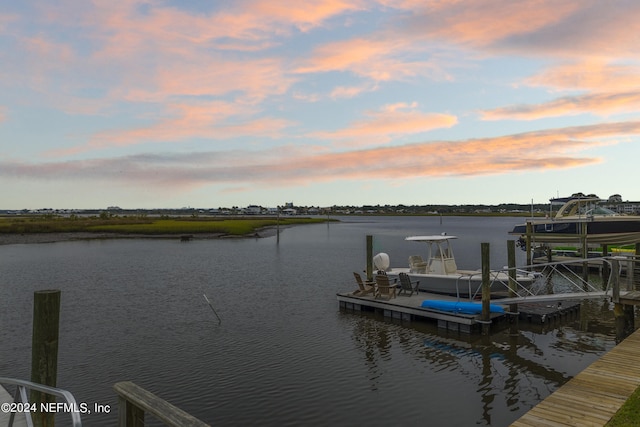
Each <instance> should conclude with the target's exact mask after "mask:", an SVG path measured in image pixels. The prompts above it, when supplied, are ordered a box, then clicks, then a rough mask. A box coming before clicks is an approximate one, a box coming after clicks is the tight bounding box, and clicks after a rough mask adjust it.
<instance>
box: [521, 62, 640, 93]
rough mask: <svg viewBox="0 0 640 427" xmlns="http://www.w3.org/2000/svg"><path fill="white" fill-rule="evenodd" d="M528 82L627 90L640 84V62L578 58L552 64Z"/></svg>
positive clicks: (569, 88)
mask: <svg viewBox="0 0 640 427" xmlns="http://www.w3.org/2000/svg"><path fill="white" fill-rule="evenodd" d="M525 84H528V85H531V86H545V87H551V88H554V89H556V90H588V91H592V92H604V91H612V92H625V91H628V90H629V88H637V87H640V66H639V65H635V64H624V63H623V64H616V63H610V62H608V61H601V60H586V61H577V62H574V63H571V64H561V65H557V66H554V67H550V68H548V69H546V70H544V71H542V72H541V73H539V74H537V75H535V76H532V77H530V78H528V79H526V80H525Z"/></svg>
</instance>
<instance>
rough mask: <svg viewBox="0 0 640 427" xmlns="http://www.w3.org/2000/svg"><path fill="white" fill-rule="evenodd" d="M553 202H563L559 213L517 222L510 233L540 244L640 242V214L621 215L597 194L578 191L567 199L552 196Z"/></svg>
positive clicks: (620, 243) (522, 242)
mask: <svg viewBox="0 0 640 427" xmlns="http://www.w3.org/2000/svg"><path fill="white" fill-rule="evenodd" d="M550 201H551V205H552V206H553V205H558V204H562V207H561V208H560V209H559V210H558V212H557V213H556V214H555V216H553V217H550V218H531V219H528V220H527V221H526V223H525V224H519V225H516V226H515V227H514V228H513V230H512V231H510V232H509V234H512V235H519V236H521V244H524V243H525V240H524V239H525V238H529V239H531V241H533V242H538V243H570V242H580V243H581V244H582V245H584V246H586V245H588V244H589V243H597V244H605V243H606V244H619V245H624V244H630V243H636V242H640V216H635V215H621V214H618V213H616V212H613V211H612V210H610V209H607V208H605V207H603V206H601V203H602V202H603V200H601V199H600V198H599V197H598V196H596V195H593V194H592V195H588V196H585V195H584V194H582V193H577V194H574V195H572V196H571V197H567V198H558V199H551V200H550Z"/></svg>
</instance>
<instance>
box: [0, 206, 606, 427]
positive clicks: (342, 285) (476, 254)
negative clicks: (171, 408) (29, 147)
mask: <svg viewBox="0 0 640 427" xmlns="http://www.w3.org/2000/svg"><path fill="white" fill-rule="evenodd" d="M517 222H519V220H518V219H516V218H511V219H505V218H453V217H445V218H444V219H443V223H442V224H441V223H440V219H439V218H402V217H398V218H371V219H370V218H344V221H343V222H341V223H337V224H331V225H326V224H322V225H312V226H299V227H294V228H289V229H286V230H284V231H283V232H282V233H281V235H280V239H279V242H278V241H277V239H276V237H275V236H274V237H268V238H262V239H240V240H194V241H191V242H188V243H181V242H179V241H178V240H142V239H141V240H111V241H87V242H63V243H54V244H40V245H11V246H0V273H1V274H0V292H1V296H0V310H1V311H0V321H1V323H0V325H1V329H0V376H9V377H18V378H24V379H29V377H30V357H31V356H30V351H31V350H30V348H31V316H32V304H33V292H34V291H35V290H39V289H51V288H56V289H61V290H62V314H61V325H60V328H61V339H60V354H59V372H58V385H59V386H60V387H62V388H65V389H67V390H69V391H71V392H72V393H73V394H74V396H75V397H76V399H77V400H78V401H79V402H88V403H89V404H90V405H93V403H100V404H108V405H111V407H112V408H113V412H114V413H113V414H111V415H98V414H91V415H86V416H84V417H83V422H84V424H85V425H87V426H111V425H114V423H115V420H116V416H117V415H116V413H115V412H116V411H117V409H116V404H117V403H116V395H115V393H114V392H113V391H112V386H113V384H114V383H116V382H118V381H125V380H129V381H133V382H135V383H136V384H138V385H140V386H142V387H144V388H147V389H148V390H150V391H152V392H154V393H156V394H158V395H159V396H161V397H162V398H164V399H166V400H168V401H170V402H171V403H173V404H175V405H177V406H179V407H180V408H182V409H184V410H186V411H187V412H189V413H191V414H193V415H194V416H196V417H198V418H200V419H202V420H204V421H206V422H209V423H210V424H212V425H217V426H227V425H238V426H240V425H258V424H260V425H278V426H280V425H344V426H353V425H365V424H366V425H385V424H393V425H407V426H412V425H442V426H471V425H480V426H482V425H491V426H506V425H508V424H509V423H511V422H512V421H514V420H515V419H517V418H518V417H519V416H521V415H522V414H523V413H525V412H526V411H527V410H528V409H530V408H531V407H532V406H534V405H535V404H536V403H538V402H539V401H540V400H542V399H543V398H545V397H546V396H547V395H548V394H550V393H551V392H553V391H554V390H555V389H557V388H558V387H559V386H561V385H562V384H564V383H565V382H566V381H568V380H569V379H570V378H571V377H572V376H573V375H575V374H577V373H578V372H580V371H581V370H582V369H584V368H585V367H586V366H588V365H589V364H590V363H592V362H593V361H594V360H596V359H597V358H598V357H599V356H601V355H602V354H603V353H604V352H606V351H607V350H609V349H610V348H612V347H613V346H614V335H615V334H614V329H613V321H612V320H611V319H612V314H611V312H610V311H609V309H608V306H607V305H606V304H603V303H602V302H589V303H585V304H584V305H583V309H582V310H581V313H580V315H579V316H576V318H575V319H573V320H572V321H569V322H565V323H563V324H558V325H555V326H554V327H544V328H543V327H539V326H531V325H526V324H524V325H522V328H521V330H520V332H519V334H517V335H515V336H510V335H509V334H508V332H506V331H505V332H503V333H497V334H493V335H492V336H491V337H490V338H481V337H478V336H467V335H458V334H454V333H450V332H449V333H448V332H446V331H439V330H438V329H437V328H436V327H435V325H433V324H431V323H420V324H413V325H412V326H411V327H408V326H406V325H402V324H398V323H395V322H390V321H385V320H383V319H378V318H375V316H372V315H371V316H366V315H358V314H352V313H346V312H341V311H340V309H339V306H338V302H337V301H336V296H335V295H336V292H342V291H348V290H353V289H355V288H356V286H355V284H354V283H353V276H352V274H351V272H352V271H359V270H362V269H363V268H364V265H365V236H366V235H367V234H373V235H374V236H375V243H374V245H375V251H376V252H378V251H385V252H387V253H389V255H390V257H391V264H392V265H399V264H404V263H406V260H407V258H408V256H409V255H412V254H415V253H419V250H420V249H421V247H420V246H419V244H417V243H411V242H404V241H403V239H404V237H405V236H407V235H412V234H437V233H441V232H443V231H446V232H447V233H448V234H452V235H457V236H459V239H458V241H456V242H454V243H455V246H454V250H455V252H456V257H457V261H458V266H459V268H473V269H475V268H478V267H479V265H480V243H481V242H489V243H491V252H492V266H493V267H494V268H500V267H502V266H503V265H505V264H506V241H507V239H509V238H511V237H510V236H508V235H507V233H506V232H507V230H509V229H511V227H512V226H513V225H514V224H515V223H517ZM414 245H415V246H414ZM518 255H519V257H521V258H520V259H519V265H522V264H523V263H524V259H523V257H524V253H519V254H518ZM203 293H206V294H207V296H208V297H209V299H210V300H211V302H212V304H213V306H214V307H215V309H216V311H217V312H218V314H219V315H220V317H221V318H222V324H220V325H219V324H218V321H217V319H216V317H215V316H214V314H213V312H212V311H211V309H210V307H209V306H208V305H207V304H206V301H205V300H204V297H203ZM65 422H66V419H65ZM149 425H159V424H154V423H153V422H150V423H149Z"/></svg>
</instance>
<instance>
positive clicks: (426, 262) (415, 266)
mask: <svg viewBox="0 0 640 427" xmlns="http://www.w3.org/2000/svg"><path fill="white" fill-rule="evenodd" d="M452 239H457V237H455V236H447V235H446V234H445V235H435V236H411V237H407V238H406V239H405V240H407V241H411V242H421V243H426V245H427V257H426V259H423V258H422V257H421V256H419V255H413V256H411V257H409V265H408V266H407V267H393V268H389V266H390V263H389V256H388V255H387V254H386V253H379V254H377V255H376V256H375V257H374V258H373V261H374V264H375V266H376V268H377V269H378V270H383V271H386V272H387V275H389V276H391V277H398V276H399V274H400V273H406V274H408V275H409V277H410V279H411V280H412V281H419V282H420V284H419V289H420V290H422V291H426V292H432V293H438V294H447V295H457V296H475V295H480V293H481V286H482V271H481V270H475V271H473V270H459V269H458V266H457V265H456V260H455V257H454V255H453V248H452V247H451V240H452ZM490 278H491V291H492V292H506V291H507V290H508V284H509V275H508V274H507V273H506V272H504V271H500V272H498V271H491V272H490ZM534 280H535V277H534V276H533V275H530V274H517V275H516V281H517V282H518V285H519V287H525V288H529V287H530V286H531V283H532V282H533V281H534Z"/></svg>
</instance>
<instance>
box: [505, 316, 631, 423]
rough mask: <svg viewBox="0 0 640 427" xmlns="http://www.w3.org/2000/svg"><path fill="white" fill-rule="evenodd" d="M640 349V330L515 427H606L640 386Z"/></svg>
mask: <svg viewBox="0 0 640 427" xmlns="http://www.w3.org/2000/svg"><path fill="white" fill-rule="evenodd" d="M638 349H640V329H639V330H637V331H635V332H634V333H633V334H631V335H630V336H628V337H627V338H626V339H625V340H624V341H622V342H621V343H620V344H618V345H617V346H615V347H614V348H613V349H611V350H610V351H609V352H608V353H606V354H605V355H604V356H602V357H601V358H600V359H598V360H597V361H596V362H594V363H592V364H591V365H590V366H589V367H587V368H586V369H585V370H584V371H582V372H580V373H579V374H578V375H576V376H575V377H573V378H572V379H571V380H569V382H567V383H566V384H565V385H563V386H562V387H560V388H559V389H558V390H556V391H555V392H554V393H553V394H551V395H550V396H548V397H547V398H546V399H545V400H543V401H542V402H540V403H539V404H538V405H536V406H535V407H534V408H532V409H531V410H530V411H529V412H527V413H526V414H524V415H523V416H522V417H521V418H520V419H518V420H516V421H515V422H514V423H513V424H511V426H512V427H533V426H535V427H540V426H556V427H558V426H594V427H595V426H604V425H605V424H606V423H607V422H609V420H610V419H611V418H612V417H613V416H614V415H615V413H616V412H617V411H618V409H620V407H621V406H622V405H623V404H624V403H625V402H626V400H627V399H628V398H629V397H630V396H631V394H633V392H634V391H635V390H636V389H637V388H638V387H640V351H639V350H638Z"/></svg>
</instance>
